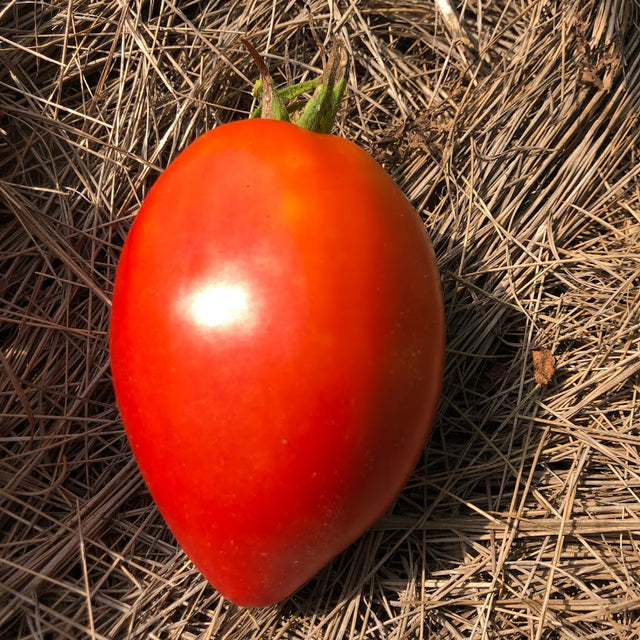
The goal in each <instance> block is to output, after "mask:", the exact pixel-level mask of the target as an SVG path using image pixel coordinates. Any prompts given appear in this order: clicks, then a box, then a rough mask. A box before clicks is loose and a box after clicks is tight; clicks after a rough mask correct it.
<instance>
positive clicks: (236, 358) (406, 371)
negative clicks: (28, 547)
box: [111, 119, 444, 606]
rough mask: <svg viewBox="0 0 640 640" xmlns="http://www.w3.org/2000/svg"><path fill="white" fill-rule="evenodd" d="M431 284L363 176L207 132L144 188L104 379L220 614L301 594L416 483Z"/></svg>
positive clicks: (396, 194) (331, 150)
mask: <svg viewBox="0 0 640 640" xmlns="http://www.w3.org/2000/svg"><path fill="white" fill-rule="evenodd" d="M443 347H444V320H443V307H442V298H441V291H440V280H439V274H438V269H437V265H436V260H435V256H434V252H433V249H432V246H431V244H430V242H429V239H428V236H427V234H426V232H425V230H424V227H423V225H422V223H421V221H420V219H419V217H418V215H417V214H416V212H415V211H414V209H413V208H412V207H411V205H410V204H409V202H408V200H407V199H406V198H405V197H404V196H403V194H402V192H401V191H400V190H399V188H398V187H397V186H396V185H395V183H394V182H393V181H392V180H391V178H390V177H389V176H388V175H387V174H386V173H385V172H384V170H383V169H382V168H381V167H380V165H378V164H377V163H376V162H375V160H373V159H372V158H371V156H369V155H368V154H367V153H366V152H365V151H363V150H362V149H361V148H359V147H358V146H356V145H355V144H353V143H352V142H349V141H347V140H344V139H342V138H339V137H336V136H333V135H328V134H318V133H311V132H309V131H307V130H305V129H302V128H300V127H298V126H296V125H294V124H290V123H286V122H279V121H275V120H259V119H256V120H245V121H240V122H236V123H233V124H227V125H224V126H220V127H218V128H216V129H214V130H213V131H211V132H209V133H207V134H205V135H203V136H202V137H200V138H199V139H198V140H196V141H195V142H194V143H193V144H192V145H191V146H189V147H188V148H187V149H186V150H185V151H184V152H183V153H181V154H180V155H179V156H178V157H177V158H176V160H175V161H174V162H173V163H172V164H171V165H170V166H169V167H168V168H167V170H166V171H165V172H164V173H163V174H162V175H161V176H160V177H159V179H158V180H157V182H156V184H155V185H154V186H153V188H152V189H151V190H150V192H149V194H148V196H147V198H146V200H145V201H144V204H143V205H142V208H141V209H140V212H139V214H138V216H137V217H136V219H135V222H134V223H133V226H132V228H131V231H130V233H129V236H128V238H127V240H126V242H125V245H124V249H123V251H122V256H121V259H120V263H119V266H118V271H117V276H116V281H115V289H114V293H113V310H112V320H111V356H112V368H113V381H114V385H115V390H116V396H117V401H118V405H119V407H120V411H121V414H122V418H123V421H124V426H125V429H126V432H127V435H128V438H129V441H130V443H131V447H132V449H133V453H134V455H135V457H136V459H137V462H138V464H139V466H140V469H141V471H142V474H143V476H144V479H145V481H146V483H147V485H148V487H149V490H150V492H151V495H152V496H153V498H154V500H155V502H156V504H157V505H158V508H159V509H160V512H161V513H162V515H163V517H164V518H165V519H166V521H167V523H168V525H169V527H170V528H171V530H172V531H173V533H174V535H175V537H176V539H177V540H178V542H179V543H180V544H181V545H182V547H183V548H184V550H185V552H186V553H187V554H188V555H189V557H190V558H191V559H192V560H193V562H194V563H195V565H196V566H197V567H198V568H199V569H200V571H201V572H202V573H203V574H204V575H205V577H206V578H207V579H208V580H209V581H210V582H211V583H212V584H213V585H214V587H216V588H217V589H218V590H219V592H220V593H221V594H222V595H224V596H225V597H227V598H228V599H229V600H231V601H232V602H235V603H237V604H241V605H247V606H263V605H268V604H271V603H274V602H277V601H279V600H281V599H283V598H285V597H286V596H288V595H290V594H291V593H293V592H294V591H295V590H296V589H297V588H298V587H300V586H301V585H302V584H304V583H305V582H307V581H308V580H309V579H310V578H311V577H312V576H313V575H314V574H315V573H316V572H317V571H318V570H319V569H320V568H321V567H322V566H323V565H325V564H326V563H327V562H328V561H329V560H330V559H331V558H332V557H333V556H335V555H336V554H337V553H339V552H340V551H342V550H343V549H344V548H345V547H347V546H348V545H349V544H350V543H351V542H353V541H354V540H355V539H356V538H357V537H358V536H360V535H361V534H362V533H363V532H365V531H366V530H367V529H368V528H369V527H370V526H371V525H372V524H373V523H374V522H375V521H376V519H378V518H379V517H380V516H381V515H382V514H383V513H384V512H385V510H386V509H387V508H388V507H389V506H390V505H391V503H392V502H393V500H394V499H395V498H396V497H397V495H398V494H399V492H400V491H401V489H402V487H403V485H404V484H405V482H406V480H407V478H408V477H409V475H410V473H411V471H412V470H413V468H414V466H415V464H416V462H417V460H418V458H419V456H420V454H421V452H422V451H423V448H424V445H425V440H426V438H427V436H428V434H429V431H430V428H431V422H432V420H433V416H434V412H435V410H436V407H437V404H438V401H439V396H440V388H441V380H442V368H443V358H444V356H443Z"/></svg>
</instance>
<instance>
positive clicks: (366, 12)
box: [0, 0, 640, 640]
mask: <svg viewBox="0 0 640 640" xmlns="http://www.w3.org/2000/svg"><path fill="white" fill-rule="evenodd" d="M444 4H445V3H443V2H438V3H436V2H433V3H432V2H430V1H427V0H397V1H395V0H370V1H367V2H359V3H356V2H349V1H348V0H344V1H343V0H335V1H333V0H331V1H330V0H311V1H310V2H300V1H296V0H291V1H284V2H271V1H267V0H253V1H251V2H249V1H246V2H240V1H227V2H223V1H219V2H214V1H213V0H211V1H209V2H204V1H203V2H195V1H188V2H180V3H178V2H170V1H169V0H162V1H160V0H153V1H151V2H142V1H141V0H136V2H132V3H127V2H122V1H120V0H71V1H69V2H62V1H59V0H54V1H52V2H47V3H44V2H29V1H28V0H20V1H17V0H5V2H4V3H3V4H2V6H1V7H0V447H1V450H0V532H1V537H0V637H3V638H16V639H18V638H20V639H22V638H47V639H49V638H51V639H53V638H56V639H57V638H85V637H90V638H110V639H112V638H141V639H142V638H163V639H164V638H181V639H184V640H186V639H189V638H202V639H205V638H221V639H222V638H225V639H233V640H243V639H249V638H271V639H274V640H275V639H276V638H279V639H283V638H313V639H316V640H320V639H322V640H329V639H331V640H338V639H342V638H350V639H354V640H355V639H356V638H358V639H365V638H367V639H369V638H389V639H400V638H497V637H502V638H531V639H536V640H537V639H540V638H563V639H564V638H567V639H568V638H590V637H598V638H616V639H627V638H628V639H631V638H636V637H639V635H640V624H639V623H638V620H639V619H640V446H639V445H640V433H639V430H638V427H637V421H638V416H637V414H638V413H639V412H640V408H639V402H638V400H639V395H640V394H639V392H640V382H639V374H640V332H639V328H640V294H639V293H638V292H639V291H640V286H639V285H640V162H639V158H638V148H639V147H638V139H639V137H640V127H639V125H638V117H639V115H640V92H639V90H638V87H639V86H640V84H639V81H640V18H639V15H640V14H639V8H640V5H639V4H638V1H637V0H630V1H625V0H592V1H587V0H584V1H582V2H579V1H562V0H555V1H551V0H518V1H515V0H500V1H497V2H490V3H489V2H477V1H476V2H468V3H467V2H465V3H458V2H456V3H453V4H454V7H455V8H456V9H457V14H454V16H453V18H452V17H451V16H448V18H447V20H444V19H443V13H442V10H441V9H439V8H438V7H437V5H440V6H443V5H444ZM456 15H457V17H459V21H456V20H455V18H456ZM309 16H312V18H313V20H312V21H310V19H309ZM456 24H457V26H456ZM332 33H333V34H336V35H338V36H341V37H344V38H348V39H349V42H350V48H351V50H352V51H351V52H352V56H353V60H354V64H353V67H352V71H351V76H350V83H349V89H348V97H347V101H346V104H345V109H344V110H343V112H342V114H341V116H340V117H339V124H338V132H339V133H340V134H342V135H345V136H348V137H350V138H352V139H354V140H356V141H357V142H359V143H360V144H361V145H362V146H364V147H365V148H367V149H368V150H370V151H371V152H372V153H373V154H374V155H375V156H376V157H377V158H378V159H379V160H380V161H381V162H382V163H383V164H384V165H385V166H386V167H387V168H388V170H389V171H390V172H391V173H392V175H393V176H394V177H395V179H396V180H397V181H398V182H399V183H400V184H401V186H402V187H403V189H404V190H405V192H406V193H407V195H408V196H409V197H410V199H411V200H412V201H413V202H414V203H415V205H416V207H417V208H418V209H419V211H420V212H421V214H422V215H423V216H424V217H425V220H426V224H427V226H428V228H429V229H430V231H431V234H432V237H433V240H434V243H435V245H436V249H437V253H438V257H439V261H440V265H441V268H442V276H443V287H444V291H445V298H446V309H447V317H448V331H449V342H448V366H447V371H446V379H445V385H444V395H443V400H442V405H441V410H440V413H439V416H438V420H437V423H436V425H435V429H434V433H433V436H432V438H431V441H430V443H429V446H428V448H427V450H426V453H425V456H424V457H423V459H422V460H421V462H420V463H419V465H418V467H417V469H416V471H415V473H414V475H413V476H412V478H411V480H410V482H409V484H408V486H407V488H406V490H405V491H404V492H403V494H402V496H401V497H400V498H399V500H398V501H397V503H396V505H395V506H394V508H393V510H392V511H391V512H390V513H389V514H388V515H387V516H385V517H384V518H383V519H382V520H381V521H380V522H379V523H378V525H377V526H375V527H374V528H373V530H371V531H370V532H369V533H367V534H366V535H364V536H363V537H362V538H361V539H360V540H358V541H357V542H356V543H355V544H353V545H352V547H350V548H349V549H348V550H347V551H346V552H345V553H343V554H342V555H341V556H339V557H338V558H337V559H336V560H335V561H334V562H333V563H332V564H331V565H330V566H329V567H327V568H326V569H325V570H323V571H322V572H321V573H320V575H319V576H318V577H317V578H315V579H314V580H313V581H312V582H311V583H310V584H308V585H307V586H306V587H304V588H303V589H302V590H300V591H299V592H298V593H297V594H296V595H295V596H294V597H292V598H291V599H289V600H288V601H286V602H284V603H282V604H281V605H278V606H275V607H273V608H270V609H265V610H254V611H248V610H243V609H238V608H236V607H234V606H232V605H230V604H229V603H227V602H226V601H224V600H222V599H220V598H219V597H218V595H217V594H216V593H215V592H214V591H213V589H211V587H209V586H208V585H207V584H206V583H205V582H204V581H203V579H202V578H201V576H200V575H199V574H198V572H197V571H195V570H194V568H193V567H192V565H191V564H190V563H189V562H188V561H187V560H186V558H185V556H184V555H183V554H182V552H181V551H180V550H179V549H178V548H177V547H176V544H175V542H174V540H173V538H172V536H171V534H170V533H169V532H168V530H167V528H166V527H165V526H164V524H163V522H162V520H161V518H160V517H159V515H158V513H157V511H156V510H155V508H154V506H153V504H152V502H151V500H150V499H149V496H148V494H147V492H146V490H145V488H144V485H143V483H142V481H141V480H140V476H139V474H138V471H137V469H136V467H135V464H134V463H133V462H132V459H131V453H130V451H129V449H128V445H127V442H126V439H125V437H124V434H123V431H122V428H121V424H120V422H119V417H118V413H117V410H116V407H115V405H114V398H113V392H112V388H111V383H110V377H109V358H108V351H107V327H108V318H109V297H110V291H111V285H112V282H113V276H114V269H115V265H116V262H117V257H118V254H119V251H120V248H121V246H122V243H123V240H124V237H125V234H126V232H127V229H128V227H129V224H130V222H131V219H132V217H133V216H134V215H135V212H136V210H137V207H138V206H139V204H140V202H141V200H142V198H143V197H144V194H145V193H146V191H147V189H148V187H149V185H150V184H151V183H152V182H153V180H154V179H155V178H156V176H157V175H158V172H159V171H160V169H161V167H164V166H166V164H167V163H168V162H169V161H170V159H171V158H172V157H174V156H175V154H176V153H177V152H178V151H179V150H180V149H182V148H183V147H184V146H185V145H186V144H187V143H188V142H189V141H191V140H193V139H194V138H195V137H196V136H197V135H198V134H200V133H202V132H204V131H205V130H207V129H208V128H211V127H213V126H215V125H216V124H219V123H222V122H227V121H230V120H234V119H238V118H242V117H244V116H245V115H246V114H247V112H248V111H249V110H250V108H251V107H252V99H251V96H250V89H251V83H252V80H253V79H254V78H255V72H254V70H253V67H252V62H251V60H250V58H249V56H248V55H247V54H246V52H245V51H244V49H243V47H242V46H241V45H240V44H239V41H238V38H239V36H242V35H247V36H248V37H249V38H250V40H251V41H252V42H253V44H254V45H255V46H256V48H258V49H259V50H260V51H262V52H266V57H267V60H268V62H269V64H270V67H271V69H272V70H273V73H274V77H275V79H276V81H277V82H284V80H285V79H287V78H292V79H294V80H302V79H305V78H307V77H310V74H312V73H315V72H316V71H317V70H318V68H319V66H320V64H321V56H320V54H319V52H318V42H319V41H320V42H323V41H326V40H327V38H328V36H329V34H332ZM451 33H455V34H456V38H455V40H454V39H452V37H451ZM532 350H535V351H536V352H537V353H538V355H537V356H536V360H535V362H536V363H538V365H537V366H536V368H535V370H534V359H533V357H532V355H531V351H532ZM541 354H542V355H541ZM550 355H552V356H553V359H552V360H550V359H548V356H550ZM540 363H543V365H541V364H540ZM536 379H537V380H539V381H541V382H545V381H546V380H548V383H547V384H540V383H537V382H536Z"/></svg>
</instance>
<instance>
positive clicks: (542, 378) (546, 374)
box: [531, 349, 556, 384]
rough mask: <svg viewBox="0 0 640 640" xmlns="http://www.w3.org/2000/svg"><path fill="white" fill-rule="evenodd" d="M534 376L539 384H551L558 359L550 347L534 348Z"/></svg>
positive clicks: (532, 355) (532, 352)
mask: <svg viewBox="0 0 640 640" xmlns="http://www.w3.org/2000/svg"><path fill="white" fill-rule="evenodd" d="M531 357H532V358H533V378H534V380H535V381H536V382H537V383H538V384H549V381H550V380H551V378H553V374H554V373H555V366H556V359H555V358H554V357H553V354H552V353H551V351H549V349H533V350H532V351H531Z"/></svg>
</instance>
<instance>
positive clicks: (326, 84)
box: [242, 39, 349, 133]
mask: <svg viewBox="0 0 640 640" xmlns="http://www.w3.org/2000/svg"><path fill="white" fill-rule="evenodd" d="M242 42H243V44H244V45H245V47H246V48H247V49H248V51H249V53H250V54H251V56H252V57H253V59H254V61H255V63H256V66H257V67H258V72H259V73H260V80H258V81H257V82H256V83H255V85H254V88H253V95H254V96H255V97H260V96H261V97H262V104H261V105H260V106H258V107H257V108H256V109H255V110H254V111H253V113H252V114H251V116H250V117H251V118H260V117H262V118H271V119H275V120H286V121H291V120H293V122H295V123H296V124H297V125H299V126H301V127H303V128H305V129H308V130H309V131H316V132H319V133H330V132H331V129H332V128H333V125H334V123H335V119H336V115H337V113H338V109H339V108H340V103H341V101H342V98H343V96H344V91H345V89H346V86H347V78H346V75H347V71H348V67H349V55H348V53H347V50H346V47H345V46H344V45H343V44H341V43H340V42H339V41H337V40H336V41H335V42H334V45H333V48H332V50H331V52H330V54H329V59H328V61H327V63H326V65H325V67H324V69H323V72H322V76H321V77H320V78H316V79H314V80H307V81H305V82H300V83H298V84H294V85H291V86H287V87H284V88H283V89H279V90H277V89H276V88H275V86H274V83H273V79H272V77H271V74H270V73H269V69H268V68H267V65H266V64H265V62H264V60H263V58H262V56H260V54H259V53H258V52H257V51H256V50H255V49H254V48H253V46H252V45H251V44H250V43H249V42H248V41H247V40H244V39H243V40H242ZM313 89H315V91H314V93H313V95H312V96H311V98H310V99H309V101H308V102H307V104H306V105H304V107H303V108H302V110H301V113H297V111H299V110H300V107H299V103H300V101H299V100H298V98H300V96H302V95H303V94H304V93H307V92H309V91H311V90H313Z"/></svg>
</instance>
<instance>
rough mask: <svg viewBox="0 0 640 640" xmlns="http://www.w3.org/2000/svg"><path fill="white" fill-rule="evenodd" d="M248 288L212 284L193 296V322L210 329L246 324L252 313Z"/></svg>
mask: <svg viewBox="0 0 640 640" xmlns="http://www.w3.org/2000/svg"><path fill="white" fill-rule="evenodd" d="M250 308H251V305H250V296H249V292H248V291H247V288H246V287H243V286H242V285H239V284H222V283H216V284H210V285H207V286H205V287H204V288H202V289H200V290H199V291H197V292H196V293H194V294H192V296H191V298H190V301H189V311H190V315H191V317H192V318H193V320H194V321H195V322H196V323H197V324H199V325H200V326H203V327H206V328H208V329H214V328H224V327H229V326H231V325H236V324H238V323H241V322H245V321H246V319H247V316H248V315H250V311H251V309H250Z"/></svg>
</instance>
